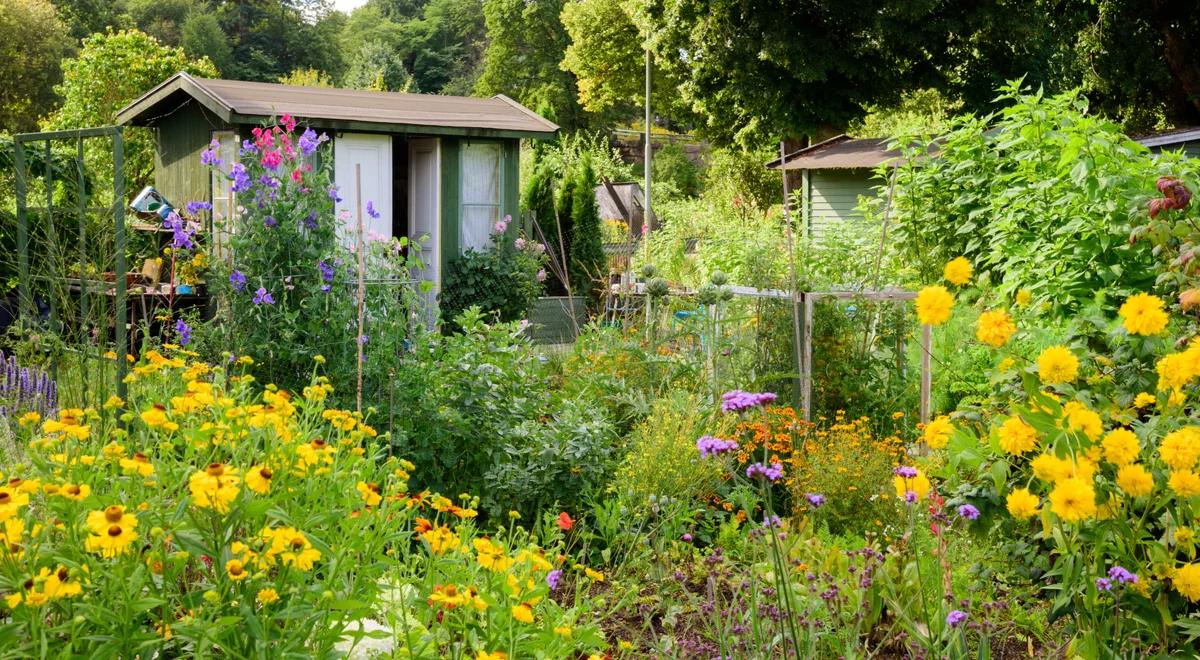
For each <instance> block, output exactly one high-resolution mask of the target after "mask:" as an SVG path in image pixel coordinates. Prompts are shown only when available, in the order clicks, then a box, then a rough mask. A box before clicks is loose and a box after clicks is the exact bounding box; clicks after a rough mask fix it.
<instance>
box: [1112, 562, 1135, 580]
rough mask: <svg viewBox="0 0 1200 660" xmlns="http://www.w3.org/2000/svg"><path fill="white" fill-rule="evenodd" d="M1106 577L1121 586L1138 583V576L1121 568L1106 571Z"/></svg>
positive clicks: (1116, 567)
mask: <svg viewBox="0 0 1200 660" xmlns="http://www.w3.org/2000/svg"><path fill="white" fill-rule="evenodd" d="M1108 577H1110V578H1112V579H1114V580H1116V581H1117V582H1120V583H1121V584H1137V583H1138V576H1137V575H1136V574H1134V573H1131V572H1129V571H1128V570H1127V569H1125V568H1123V567H1121V566H1113V567H1112V568H1110V569H1108Z"/></svg>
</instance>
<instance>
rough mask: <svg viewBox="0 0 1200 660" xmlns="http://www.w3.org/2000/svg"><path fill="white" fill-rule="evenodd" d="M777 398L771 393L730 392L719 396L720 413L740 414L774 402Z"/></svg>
mask: <svg viewBox="0 0 1200 660" xmlns="http://www.w3.org/2000/svg"><path fill="white" fill-rule="evenodd" d="M776 398H777V397H776V396H775V394H774V393H772V392H761V393H755V392H744V391H742V390H730V391H728V392H726V393H725V394H722V395H721V411H722V412H732V413H740V412H744V411H746V410H750V409H751V408H757V407H759V406H764V405H766V404H768V403H771V402H773V401H775V399H776Z"/></svg>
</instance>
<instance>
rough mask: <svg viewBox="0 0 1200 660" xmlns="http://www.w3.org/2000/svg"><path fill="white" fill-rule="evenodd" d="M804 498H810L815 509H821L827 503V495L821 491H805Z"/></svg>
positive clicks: (810, 502) (809, 501) (809, 500)
mask: <svg viewBox="0 0 1200 660" xmlns="http://www.w3.org/2000/svg"><path fill="white" fill-rule="evenodd" d="M804 499H806V500H808V503H809V504H811V505H812V508H814V509H819V508H821V506H822V505H824V504H825V496H824V495H821V494H820V493H805V494H804Z"/></svg>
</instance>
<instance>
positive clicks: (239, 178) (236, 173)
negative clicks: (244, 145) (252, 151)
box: [229, 163, 252, 193]
mask: <svg viewBox="0 0 1200 660" xmlns="http://www.w3.org/2000/svg"><path fill="white" fill-rule="evenodd" d="M229 178H230V179H231V180H232V181H233V183H231V184H230V186H229V189H230V190H232V191H233V192H235V193H240V192H246V191H247V190H250V186H251V185H252V183H251V181H250V174H249V173H247V172H246V166H245V165H243V164H241V163H234V164H233V169H231V170H230V171H229Z"/></svg>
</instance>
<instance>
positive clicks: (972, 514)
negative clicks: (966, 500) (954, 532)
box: [958, 504, 979, 520]
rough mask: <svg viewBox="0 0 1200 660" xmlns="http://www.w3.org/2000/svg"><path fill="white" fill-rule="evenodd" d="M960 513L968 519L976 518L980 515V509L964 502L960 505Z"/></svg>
mask: <svg viewBox="0 0 1200 660" xmlns="http://www.w3.org/2000/svg"><path fill="white" fill-rule="evenodd" d="M958 515H960V516H962V517H963V518H966V519H967V520H975V519H976V518H978V517H979V509H976V508H975V507H973V506H971V505H970V504H964V505H962V506H960V507H958Z"/></svg>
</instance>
